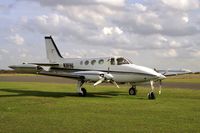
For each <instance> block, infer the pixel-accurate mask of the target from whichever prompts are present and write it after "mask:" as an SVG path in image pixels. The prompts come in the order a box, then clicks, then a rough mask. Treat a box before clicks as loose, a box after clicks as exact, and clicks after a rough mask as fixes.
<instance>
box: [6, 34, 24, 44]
mask: <svg viewBox="0 0 200 133" xmlns="http://www.w3.org/2000/svg"><path fill="white" fill-rule="evenodd" d="M8 39H9V40H10V41H11V42H12V43H14V44H16V45H23V44H24V38H23V37H22V36H20V35H19V34H15V35H12V36H10V37H9V38H8Z"/></svg>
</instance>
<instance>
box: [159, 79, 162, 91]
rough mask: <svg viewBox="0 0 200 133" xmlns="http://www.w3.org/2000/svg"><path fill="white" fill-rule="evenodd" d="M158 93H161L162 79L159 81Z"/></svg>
mask: <svg viewBox="0 0 200 133" xmlns="http://www.w3.org/2000/svg"><path fill="white" fill-rule="evenodd" d="M159 89H160V90H159V94H161V90H162V80H160V81H159Z"/></svg>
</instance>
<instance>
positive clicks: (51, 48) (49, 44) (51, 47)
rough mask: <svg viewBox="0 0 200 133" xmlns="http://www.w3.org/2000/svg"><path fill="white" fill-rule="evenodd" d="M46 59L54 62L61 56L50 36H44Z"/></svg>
mask: <svg viewBox="0 0 200 133" xmlns="http://www.w3.org/2000/svg"><path fill="white" fill-rule="evenodd" d="M45 44H46V52H47V59H48V60H49V62H52V63H55V62H57V61H59V60H60V59H61V58H63V57H62V56H61V54H60V52H59V50H58V48H57V46H56V44H55V42H54V40H53V38H52V37H51V36H46V37H45Z"/></svg>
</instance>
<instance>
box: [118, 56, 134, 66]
mask: <svg viewBox="0 0 200 133" xmlns="http://www.w3.org/2000/svg"><path fill="white" fill-rule="evenodd" d="M122 64H131V62H129V61H128V60H127V59H125V58H123V57H120V58H117V65H122Z"/></svg>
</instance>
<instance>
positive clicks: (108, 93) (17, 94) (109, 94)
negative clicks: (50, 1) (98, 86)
mask: <svg viewBox="0 0 200 133" xmlns="http://www.w3.org/2000/svg"><path fill="white" fill-rule="evenodd" d="M0 91H2V92H9V93H12V94H5V95H0V98H2V97H26V96H36V97H52V98H62V97H79V96H78V94H77V93H75V92H74V93H70V92H49V91H33V90H18V89H12V88H6V89H0ZM118 95H127V94H124V93H122V92H118V91H106V92H91V93H88V94H87V96H86V97H99V98H112V97H113V96H118Z"/></svg>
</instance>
